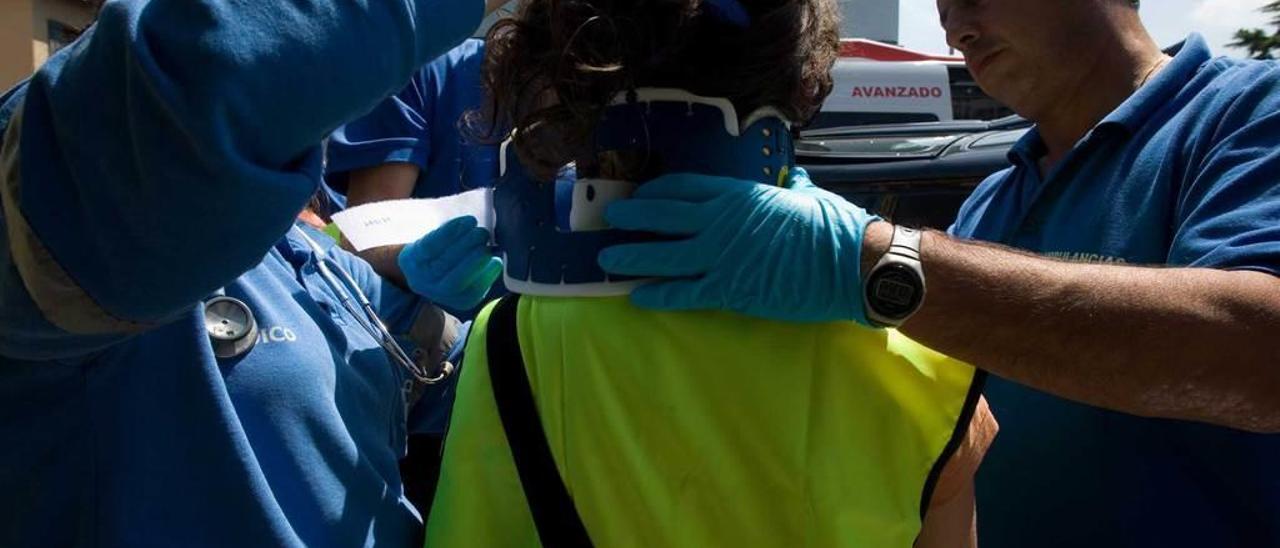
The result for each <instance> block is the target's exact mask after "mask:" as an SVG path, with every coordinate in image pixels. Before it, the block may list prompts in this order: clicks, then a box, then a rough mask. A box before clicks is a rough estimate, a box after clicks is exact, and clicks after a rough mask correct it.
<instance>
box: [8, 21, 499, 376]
mask: <svg viewBox="0 0 1280 548" xmlns="http://www.w3.org/2000/svg"><path fill="white" fill-rule="evenodd" d="M483 6H484V4H483V2H481V1H480V0H403V1H387V2H350V1H347V0H294V1H290V2H241V1H237V0H149V1H148V0H118V1H113V2H108V3H107V4H106V5H105V7H104V8H103V10H102V15H101V17H100V20H99V21H98V23H97V24H96V25H94V27H93V28H91V29H90V30H89V31H88V32H87V33H86V34H85V36H83V37H82V38H81V39H80V40H78V41H77V42H76V43H75V44H73V45H72V46H70V47H68V48H66V50H64V51H63V52H60V53H59V54H58V55H55V56H54V57H53V58H51V59H50V60H49V62H48V63H47V64H46V65H45V66H44V67H43V68H42V69H41V70H40V71H39V72H38V73H37V74H36V75H35V76H34V77H33V79H32V80H31V81H30V82H29V83H28V84H27V86H26V88H25V89H24V90H22V92H20V93H17V94H15V95H13V96H12V97H11V98H10V99H9V101H22V105H21V106H20V107H15V108H14V109H13V116H12V118H11V119H9V120H7V121H6V120H0V124H4V125H5V126H6V127H5V133H4V138H3V139H4V140H3V144H2V145H0V152H3V154H2V155H0V156H3V157H4V158H7V161H4V162H3V163H0V167H2V168H4V169H3V170H2V171H0V182H2V183H3V184H2V185H0V187H2V188H3V190H4V192H3V198H4V200H3V201H4V211H3V212H4V223H5V228H6V230H5V238H6V241H5V243H6V246H5V247H6V249H4V250H3V251H6V252H7V253H6V255H5V256H4V257H3V258H0V260H2V261H3V262H4V263H5V264H3V265H0V267H3V269H4V274H3V275H0V284H3V286H2V287H0V297H3V298H4V299H5V301H6V306H7V303H8V302H17V301H22V302H28V301H29V303H30V304H32V305H33V308H30V309H27V308H23V309H21V310H17V311H13V310H6V313H5V314H2V315H0V323H3V325H0V353H3V354H4V355H8V356H13V357H26V356H28V355H37V357H40V358H48V356H47V355H45V354H47V353H48V352H47V351H48V348H49V346H48V345H49V343H50V342H51V341H52V342H58V343H59V344H58V347H59V348H58V352H59V353H62V354H67V355H79V354H83V353H85V352H89V351H92V350H93V349H95V347H101V345H102V344H104V341H109V340H119V339H120V338H122V337H125V336H128V335H129V334H132V333H136V332H139V331H143V330H146V329H149V328H152V327H154V326H156V325H160V324H162V323H163V322H164V321H166V320H167V319H169V318H172V317H173V316H175V315H176V314H178V313H181V312H182V311H184V310H187V309H189V308H190V307H191V306H192V305H193V304H194V303H196V302H198V301H199V300H200V299H201V298H203V297H204V296H206V295H208V294H209V293H210V292H212V291H213V290H215V289H217V288H218V287H221V286H222V285H225V284H226V283H228V282H230V281H231V280H233V279H235V278H236V277H237V276H239V275H240V274H241V273H242V272H244V271H245V270H247V269H248V268H250V267H252V266H253V265H254V264H256V263H257V262H259V261H260V260H261V259H262V257H263V256H264V254H265V253H266V252H267V251H268V249H269V248H270V246H271V245H272V244H273V243H274V242H275V241H277V240H278V239H279V238H280V237H281V235H282V234H284V232H285V231H286V230H287V229H288V227H289V226H290V224H291V223H292V221H293V218H294V217H295V215H296V214H297V212H298V211H300V210H301V208H302V206H303V205H304V204H305V203H306V201H307V199H308V198H309V197H310V196H311V195H312V194H313V193H314V191H315V189H316V187H317V183H318V181H319V176H320V173H319V172H320V166H321V158H320V156H321V154H320V153H319V146H318V144H319V143H320V141H321V140H322V139H323V138H324V137H325V136H326V135H328V134H329V133H330V132H331V131H333V130H334V129H335V128H336V127H337V126H339V125H340V124H341V123H342V122H343V121H345V120H349V119H351V118H354V117H356V116H357V115H359V114H360V113H362V112H366V111H368V110H369V109H370V108H371V107H372V106H373V105H374V104H376V102H377V101H378V100H379V99H381V98H383V97H385V96H387V95H388V94H390V93H391V92H392V91H394V90H395V89H397V88H398V87H399V86H401V85H403V83H404V81H405V80H406V79H408V77H409V75H410V74H412V72H413V71H414V70H415V69H416V68H417V67H419V66H421V65H422V64H423V63H424V62H426V61H427V60H429V59H431V58H433V57H435V56H438V55H439V54H441V53H442V52H443V51H445V50H447V49H448V48H449V47H450V46H452V45H453V44H455V43H457V42H459V41H461V40H463V39H464V38H465V37H466V36H467V35H468V34H469V33H470V32H471V31H472V30H473V29H474V27H475V25H476V24H478V22H479V21H480V18H481V15H482V13H483ZM36 311H38V314H39V315H40V316H41V317H33V316H34V314H36ZM31 326H36V327H34V328H33V327H31ZM45 327H49V328H50V329H44V328H45ZM11 328H13V329H11ZM33 330H34V331H38V332H32V331H33ZM14 333H20V334H18V335H15V334H14ZM32 341H39V343H34V342H32ZM32 345H35V346H39V347H40V348H38V349H37V348H32Z"/></svg>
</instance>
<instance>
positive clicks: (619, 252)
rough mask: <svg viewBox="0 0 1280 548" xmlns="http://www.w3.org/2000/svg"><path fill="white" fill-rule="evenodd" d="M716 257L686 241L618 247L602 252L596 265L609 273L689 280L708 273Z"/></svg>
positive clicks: (714, 253) (716, 254)
mask: <svg viewBox="0 0 1280 548" xmlns="http://www.w3.org/2000/svg"><path fill="white" fill-rule="evenodd" d="M717 256H718V252H717V251H712V250H703V249H701V246H699V245H698V242H697V241H696V240H684V241H678V242H650V243H643V244H626V245H617V246H613V247H609V248H606V249H605V250H604V251H601V252H600V255H599V257H597V258H596V262H597V263H599V264H600V268H603V269H604V270H605V271H606V272H609V273H610V274H618V275H623V276H646V277H649V276H653V277H687V276H696V275H699V274H703V273H705V272H706V271H707V270H708V269H709V268H710V267H711V264H712V262H713V261H714V260H715V257H717Z"/></svg>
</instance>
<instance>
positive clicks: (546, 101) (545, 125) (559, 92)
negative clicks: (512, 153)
mask: <svg viewBox="0 0 1280 548" xmlns="http://www.w3.org/2000/svg"><path fill="white" fill-rule="evenodd" d="M739 1H740V3H741V6H742V7H743V8H744V9H745V11H746V14H747V15H748V16H749V19H750V23H749V24H748V25H746V26H740V25H736V24H734V23H732V22H729V21H728V20H726V19H725V18H723V17H719V16H717V15H715V14H714V13H713V10H712V8H713V7H711V6H708V4H710V3H711V2H710V1H708V0H521V2H520V5H519V7H518V8H517V10H516V13H515V15H514V16H513V17H511V18H508V19H504V20H501V21H499V22H498V23H497V24H496V25H494V27H493V28H492V29H491V30H490V31H489V34H488V39H487V45H486V49H487V56H486V59H485V64H484V71H483V81H484V85H485V88H486V91H487V92H488V98H489V99H488V102H487V104H486V105H485V107H484V108H483V110H481V111H475V112H471V113H468V114H467V116H466V117H465V118H464V122H463V129H464V132H465V133H466V134H467V135H468V136H469V137H471V138H473V139H476V140H480V141H483V142H490V143H492V142H495V141H498V140H501V139H504V138H505V137H506V136H507V135H508V133H510V132H511V131H512V130H515V135H514V140H515V146H516V149H517V152H518V153H519V156H520V160H521V162H522V164H523V165H524V166H525V167H526V168H527V169H529V170H530V171H531V172H532V173H533V174H534V175H535V176H538V177H540V178H542V179H549V178H550V177H551V176H553V175H554V174H555V172H556V170H557V169H559V168H560V167H561V166H564V165H565V164H567V163H568V162H570V161H572V160H574V159H576V158H577V157H578V156H579V155H580V154H581V153H582V152H584V151H587V150H590V148H589V147H590V146H591V138H592V135H593V134H594V132H595V128H596V125H597V123H598V122H599V119H600V115H601V113H602V112H603V111H604V109H605V107H606V106H607V105H608V104H609V103H610V102H611V101H612V100H613V98H614V97H615V96H617V95H618V94H619V93H621V92H625V91H629V90H633V89H635V88H638V87H671V88H681V89H684V90H687V91H689V92H692V93H694V94H697V95H703V96H708V97H724V98H728V99H729V100H730V101H732V102H733V104H734V106H735V107H736V108H737V110H738V112H739V113H740V114H747V113H750V112H752V111H754V110H756V109H757V108H760V107H764V106H771V107H774V108H777V109H778V110H779V111H781V112H782V114H783V115H785V116H787V117H788V118H790V119H791V120H792V121H793V122H796V123H798V124H802V123H804V122H806V121H807V120H808V119H809V118H810V117H812V116H813V114H814V113H815V112H817V110H818V108H819V107H821V105H822V102H823V100H824V99H825V98H826V96H827V95H828V94H829V93H830V92H831V86H832V83H831V67H832V65H833V64H834V63H835V60H836V57H837V56H838V55H839V47H840V34H839V26H840V15H839V10H838V8H837V6H836V3H835V0H739Z"/></svg>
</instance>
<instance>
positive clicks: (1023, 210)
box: [952, 35, 1280, 548]
mask: <svg viewBox="0 0 1280 548" xmlns="http://www.w3.org/2000/svg"><path fill="white" fill-rule="evenodd" d="M1045 150H1046V149H1045V146H1044V143H1043V141H1042V140H1041V138H1040V136H1039V134H1038V133H1037V132H1036V131H1035V130H1034V129H1033V130H1032V131H1031V132H1030V133H1029V134H1028V135H1027V136H1026V137H1025V138H1023V139H1022V140H1021V141H1020V142H1019V143H1018V144H1017V145H1016V146H1015V147H1014V148H1013V149H1012V151H1011V152H1010V160H1011V161H1012V162H1013V167H1012V168H1010V169H1008V170H1005V171H1003V172H1000V173H998V174H996V175H993V176H992V177H991V178H989V179H988V180H987V181H985V182H984V183H983V184H982V185H980V186H979V187H978V189H977V190H976V191H975V192H974V194H973V196H972V197H971V198H970V199H969V201H968V202H967V203H966V204H965V205H964V207H963V208H962V209H961V212H960V216H959V220H958V221H957V222H956V224H955V225H954V226H953V227H952V232H953V233H954V234H955V235H957V236H961V237H965V238H974V239H980V240H987V241H995V242H1001V243H1005V244H1008V245H1011V246H1014V247H1018V248H1022V249H1027V250H1032V251H1036V252H1039V253H1042V254H1045V255H1048V256H1052V257H1057V258H1061V259H1066V260H1073V261H1088V262H1100V263H1116V264H1120V263H1127V264H1133V265H1170V266H1190V267H1209V268H1220V269H1243V270H1255V271H1259V272H1266V273H1270V274H1276V275H1280V184H1278V181H1280V179H1277V176H1278V174H1280V65H1277V64H1276V63H1274V62H1259V61H1243V60H1232V59H1226V58H1217V59H1213V58H1211V57H1210V53H1209V48H1208V46H1207V45H1206V44H1205V41H1204V39H1203V38H1201V37H1200V36H1198V35H1192V36H1191V37H1190V38H1188V39H1187V40H1186V41H1185V42H1184V43H1183V44H1182V45H1180V46H1178V47H1177V49H1176V55H1175V57H1174V59H1173V61H1172V62H1171V63H1170V64H1169V65H1168V66H1167V67H1166V68H1165V69H1164V70H1163V71H1161V72H1160V73H1159V74H1157V75H1156V76H1155V77H1154V78H1152V80H1151V82H1150V83H1148V84H1147V85H1146V86H1144V87H1143V88H1142V89H1140V90H1139V91H1138V92H1137V93H1136V94H1135V95H1133V96H1132V97H1130V98H1129V99H1128V100H1126V101H1125V102H1124V103H1123V104H1121V105H1120V106H1119V107H1118V108H1117V109H1116V110H1115V111H1114V112H1112V113H1111V114H1110V115H1108V116H1107V117H1106V118H1105V119H1104V120H1103V121H1102V122H1101V123H1099V124H1098V125H1097V126H1096V127H1094V128H1093V129H1092V130H1091V131H1090V132H1089V133H1088V134H1087V135H1086V136H1085V137H1084V138H1083V139H1082V140H1081V141H1080V142H1079V143H1077V144H1076V146H1075V148H1074V149H1073V150H1072V151H1071V152H1070V153H1069V154H1068V155H1067V156H1066V157H1065V159H1064V160H1063V161H1062V162H1060V163H1059V164H1058V165H1057V166H1055V167H1054V168H1053V169H1052V170H1051V171H1050V172H1049V173H1048V174H1047V176H1043V177H1042V176H1041V173H1040V169H1039V168H1038V167H1037V159H1039V158H1041V157H1043V156H1044V154H1045ZM1257 366H1258V367H1260V368H1261V367H1277V366H1280V363H1259V364H1257ZM986 396H987V399H988V400H989V401H990V403H991V407H992V410H993V411H994V412H995V414H996V416H997V417H999V419H1000V427H1001V429H1000V435H999V436H998V437H997V438H996V441H995V444H994V446H993V447H992V448H991V451H990V452H989V453H988V454H987V457H986V460H985V462H984V464H983V466H982V469H981V470H980V471H979V473H978V477H977V482H978V483H977V489H978V516H979V520H980V522H979V524H978V531H979V534H980V536H981V538H980V540H981V542H980V544H981V545H982V546H984V547H987V548H991V547H994V548H1004V547H1019V548H1021V547H1026V546H1037V547H1056V546H1062V547H1067V546H1071V547H1076V546H1090V547H1110V546H1115V547H1122V546H1123V547H1143V546H1151V547H1160V548H1174V547H1183V546H1186V547H1198V548H1202V547H1207V546H1214V547H1227V546H1231V547H1234V546H1242V547H1243V546H1249V547H1254V546H1280V466H1277V465H1276V464H1277V462H1280V436H1271V435H1259V434H1251V433H1245V432H1240V431H1235V430H1230V429H1226V428H1220V427H1215V426H1208V425H1204V424H1196V423H1190V422H1183V421H1175V420H1161V419H1147V418H1140V417H1135V416H1131V415H1126V414H1122V413H1115V412H1111V411H1106V410H1103V409H1098V408H1095V407H1089V406H1086V405H1081V404H1077V403H1072V402H1068V401H1065V400H1062V399H1059V398H1056V397H1053V396H1050V395H1048V394H1045V393H1042V392H1038V391H1035V390H1032V389H1029V388H1025V387H1022V386H1019V385H1016V384H1014V383H1012V382H1009V381H1006V380H1002V379H997V378H994V377H993V378H992V379H991V380H990V381H989V382H988V386H987V389H986Z"/></svg>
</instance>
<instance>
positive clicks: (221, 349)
mask: <svg viewBox="0 0 1280 548" xmlns="http://www.w3.org/2000/svg"><path fill="white" fill-rule="evenodd" d="M293 230H294V231H296V232H297V234H298V235H300V236H302V239H303V240H304V241H305V242H306V243H307V246H308V247H310V248H311V252H312V254H313V255H314V256H315V258H316V270H317V271H318V272H319V273H320V277H321V278H322V279H323V280H324V282H325V284H326V285H328V286H329V289H330V290H331V291H333V293H334V294H335V295H337V296H338V299H339V301H341V303H342V307H343V308H345V309H346V310H347V312H348V313H350V314H351V316H352V317H354V318H355V320H356V323H359V324H360V326H361V327H363V328H364V329H365V331H366V332H368V333H369V336H371V337H373V338H374V339H375V340H377V341H378V345H379V346H381V347H382V348H383V350H386V352H387V354H388V355H389V356H390V357H391V361H393V362H396V363H398V364H400V366H401V367H403V368H405V370H406V371H408V372H409V375H410V376H411V377H412V378H413V379H414V380H416V381H418V382H421V383H425V384H437V383H440V382H442V381H444V380H445V379H447V378H449V375H451V374H453V369H454V367H453V364H451V363H449V362H447V361H446V362H444V363H443V364H442V365H441V366H440V367H439V371H437V372H436V373H435V374H432V373H430V372H429V371H427V369H426V368H425V367H423V366H421V365H419V364H418V363H417V361H415V360H414V359H413V358H411V357H409V354H408V353H406V352H405V351H404V348H403V347H401V346H400V343H398V342H396V339H395V337H394V336H392V335H391V332H390V331H389V330H388V329H387V326H386V324H385V323H384V322H383V321H382V318H380V317H378V314H377V313H376V312H374V310H373V304H372V303H370V302H369V298H368V297H366V296H365V294H364V292H363V291H361V290H360V286H359V285H358V284H356V282H355V279H354V278H352V277H351V275H350V274H348V273H347V271H346V269H344V268H342V265H340V264H338V262H337V261H334V260H333V259H332V258H331V257H329V254H328V253H327V252H326V251H325V250H324V248H323V247H321V246H320V244H318V243H316V241H315V240H313V239H312V238H311V236H309V235H307V233H306V232H305V231H303V230H302V229H301V228H299V227H298V226H297V225H294V227H293ZM335 273H336V274H335ZM204 328H205V332H206V333H208V335H209V343H210V344H211V346H212V347H213V355H214V356H217V357H218V358H220V359H234V358H238V357H241V356H244V355H246V354H248V353H249V352H250V351H252V350H253V348H254V347H255V346H256V345H257V344H258V339H259V332H258V322H257V320H256V319H255V318H254V315H253V310H252V309H251V308H249V305H248V304H245V302H244V301H241V300H240V299H236V298H234V297H228V296H227V294H226V290H225V289H219V290H218V291H217V292H215V293H214V295H213V296H212V297H210V298H209V299H208V300H206V301H205V303H204ZM414 354H415V356H419V357H422V356H426V354H425V353H423V352H422V351H421V350H419V351H417V352H415V353H414Z"/></svg>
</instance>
